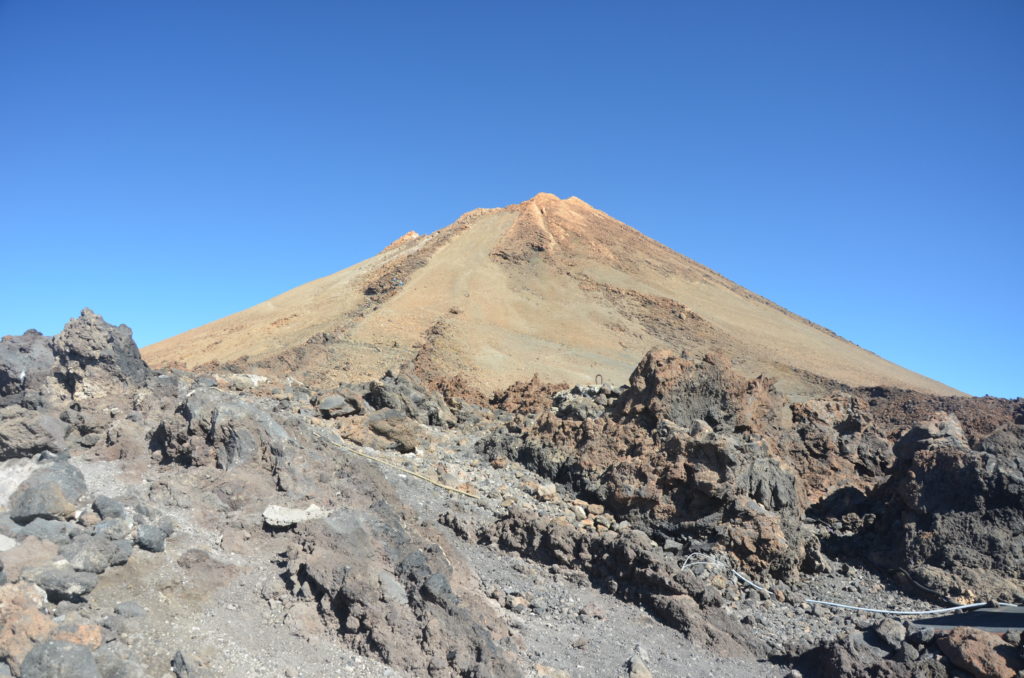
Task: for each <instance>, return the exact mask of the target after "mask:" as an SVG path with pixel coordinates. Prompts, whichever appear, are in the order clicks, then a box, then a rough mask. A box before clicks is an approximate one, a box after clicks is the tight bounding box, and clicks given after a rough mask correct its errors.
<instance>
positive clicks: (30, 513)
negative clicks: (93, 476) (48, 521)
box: [9, 461, 87, 525]
mask: <svg viewBox="0 0 1024 678" xmlns="http://www.w3.org/2000/svg"><path fill="white" fill-rule="evenodd" d="M86 490H87V488H86V484H85V478H84V477H83V476H82V472H81V471H79V470H78V469H77V468H75V467H74V466H72V465H71V464H70V463H69V462H66V461H59V462H56V463H53V464H50V465H49V466H45V467H43V468H40V469H37V470H35V471H33V472H32V475H30V476H29V477H28V478H26V479H25V480H24V481H22V483H21V484H20V485H18V487H17V489H16V490H14V494H12V495H11V498H10V501H9V504H10V512H11V520H14V521H15V522H17V523H21V524H23V525H24V524H26V523H28V522H31V521H32V520H33V519H35V518H67V517H70V516H71V515H72V514H73V513H74V512H75V510H76V509H77V508H78V500H79V499H81V498H82V495H84V494H85V493H86Z"/></svg>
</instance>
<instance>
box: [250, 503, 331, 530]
mask: <svg viewBox="0 0 1024 678" xmlns="http://www.w3.org/2000/svg"><path fill="white" fill-rule="evenodd" d="M327 514H328V511H327V510H326V509H322V508H320V507H319V506H317V505H316V504H310V505H309V506H308V507H307V508H305V509H297V508H288V507H287V506H278V505H276V504H271V505H270V506H268V507H267V508H266V509H264V511H263V522H264V523H266V524H267V525H269V526H270V527H291V526H292V525H298V524H299V523H304V522H306V521H307V520H316V519H318V518H324V517H326V516H327Z"/></svg>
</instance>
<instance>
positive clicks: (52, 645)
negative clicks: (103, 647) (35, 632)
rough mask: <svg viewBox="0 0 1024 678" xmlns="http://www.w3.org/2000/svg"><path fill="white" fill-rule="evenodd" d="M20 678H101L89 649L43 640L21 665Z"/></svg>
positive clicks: (59, 641) (62, 642) (58, 641)
mask: <svg viewBox="0 0 1024 678" xmlns="http://www.w3.org/2000/svg"><path fill="white" fill-rule="evenodd" d="M21 678H102V676H101V675H100V671H99V668H98V667H97V666H96V660H95V659H93V656H92V653H91V652H89V648H87V647H85V646H83V645H76V644H74V643H68V642H65V641H61V640H45V641H43V642H41V643H38V644H37V645H36V646H35V647H33V648H32V649H31V650H30V651H29V653H28V654H27V655H25V659H24V661H22V663H21Z"/></svg>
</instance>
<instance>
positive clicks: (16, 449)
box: [0, 405, 68, 461]
mask: <svg viewBox="0 0 1024 678" xmlns="http://www.w3.org/2000/svg"><path fill="white" fill-rule="evenodd" d="M67 428H68V426H67V424H65V423H64V422H62V421H60V420H59V419H58V418H57V417H55V416H53V415H52V414H50V413H48V412H42V411H39V410H29V409H25V408H23V407H21V406H20V405H8V406H7V407H4V408H0V461H2V460H4V459H13V458H16V457H31V456H32V455H35V454H39V453H40V452H47V451H49V452H61V451H62V450H64V449H65V447H66V446H67V445H66V444H65V442H64V435H65V432H66V431H67Z"/></svg>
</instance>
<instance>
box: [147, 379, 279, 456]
mask: <svg viewBox="0 0 1024 678" xmlns="http://www.w3.org/2000/svg"><path fill="white" fill-rule="evenodd" d="M177 414H178V415H180V418H177V417H176V418H174V419H172V420H169V421H165V422H164V423H163V424H162V425H161V426H160V428H159V429H157V431H155V432H154V433H153V442H152V445H153V446H155V447H158V448H162V449H163V452H164V454H165V455H166V456H168V457H170V458H173V459H176V460H178V461H179V462H180V463H184V464H197V465H206V464H216V465H217V466H218V467H219V468H230V467H231V466H234V465H235V464H240V463H245V462H251V461H259V460H264V459H270V458H273V457H275V456H282V455H284V454H285V453H286V452H287V451H288V449H289V446H290V444H291V439H290V437H289V436H288V433H287V431H285V430H284V428H283V427H282V426H281V424H280V423H278V421H277V420H276V419H275V418H274V416H273V415H272V414H271V413H270V412H267V411H266V410H264V409H262V408H260V407H259V406H257V405H256V404H254V403H252V402H250V401H247V400H245V399H244V398H243V397H241V396H239V395H237V394H234V393H225V392H223V391H220V390H218V389H216V388H205V387H200V388H197V389H195V390H194V391H193V392H192V393H191V394H190V395H189V396H188V397H187V398H186V399H185V401H184V402H183V403H182V404H181V405H180V406H179V407H178V410H177ZM211 452H212V454H211Z"/></svg>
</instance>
